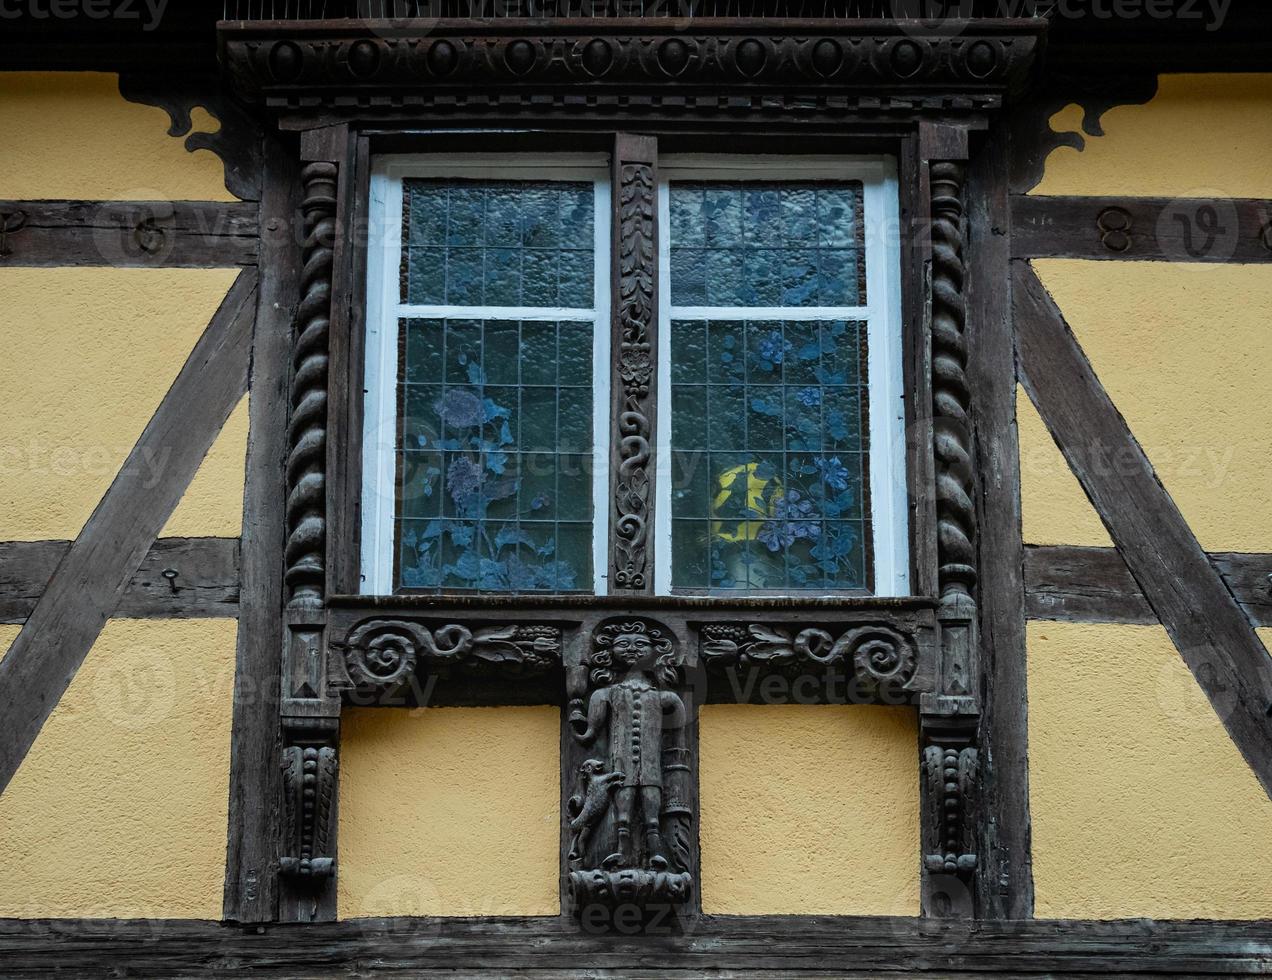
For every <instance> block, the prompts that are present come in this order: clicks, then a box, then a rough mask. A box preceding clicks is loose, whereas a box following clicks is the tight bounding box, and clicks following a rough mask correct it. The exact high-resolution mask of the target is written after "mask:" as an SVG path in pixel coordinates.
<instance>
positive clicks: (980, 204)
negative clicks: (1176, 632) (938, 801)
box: [967, 129, 1033, 919]
mask: <svg viewBox="0 0 1272 980" xmlns="http://www.w3.org/2000/svg"><path fill="white" fill-rule="evenodd" d="M1006 136H1007V134H1006V132H1005V131H1004V130H1002V129H998V130H996V131H995V132H993V133H992V134H991V137H990V140H989V142H988V143H987V144H986V145H985V146H984V147H983V148H982V150H981V151H980V153H979V154H978V155H977V157H976V158H975V159H974V161H973V164H972V167H971V171H970V173H969V178H970V185H969V194H968V199H969V201H970V206H969V214H968V218H969V222H968V224H969V228H968V242H967V269H968V282H967V292H968V331H967V332H968V349H969V357H968V380H969V381H970V384H971V399H972V400H971V407H972V424H973V426H974V429H975V439H974V446H975V453H976V455H975V460H976V477H977V491H978V493H977V509H978V511H979V514H978V523H979V526H980V542H979V550H980V561H979V567H980V613H981V619H980V643H981V665H982V669H983V671H984V698H983V701H982V707H981V749H982V751H981V760H982V766H983V767H984V775H983V777H982V786H983V789H982V792H981V794H980V805H981V808H982V809H981V813H980V818H979V819H980V824H981V826H982V827H983V833H984V835H985V844H984V847H983V849H982V858H981V862H980V866H979V868H978V869H977V870H978V875H979V883H978V894H979V897H980V914H981V915H982V916H983V917H986V918H1003V919H1025V918H1028V917H1029V916H1031V915H1033V857H1032V852H1031V826H1030V817H1029V758H1028V744H1029V721H1028V718H1029V711H1028V695H1027V693H1026V677H1025V671H1026V661H1025V590H1024V584H1023V575H1024V573H1023V570H1022V569H1023V545H1022V543H1021V533H1020V528H1021V525H1020V444H1019V438H1018V434H1017V429H1016V347H1015V342H1016V338H1015V330H1014V327H1013V324H1012V317H1011V283H1010V280H1009V279H1008V276H1007V270H1008V269H1009V268H1010V265H1011V262H1010V248H1011V243H1010V238H1009V237H1008V235H1007V234H1005V232H1006V231H1007V228H1008V225H1009V222H1010V216H1009V213H1008V196H1007V156H1006Z"/></svg>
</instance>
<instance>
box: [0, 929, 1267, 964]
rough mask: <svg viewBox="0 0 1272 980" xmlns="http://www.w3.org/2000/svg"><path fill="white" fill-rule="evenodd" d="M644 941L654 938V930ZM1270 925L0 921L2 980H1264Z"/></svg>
mask: <svg viewBox="0 0 1272 980" xmlns="http://www.w3.org/2000/svg"><path fill="white" fill-rule="evenodd" d="M653 928H654V929H655V930H656V929H657V927H656V926H655V927H653ZM1270 957H1272V923H1268V922H1151V921H1146V920H1135V921H1121V922H1119V921H1112V922H1053V921H1042V920H1030V921H1006V922H988V921H986V922H964V923H958V922H953V921H950V920H941V921H933V920H919V919H901V918H846V917H833V916H822V917H816V918H813V917H806V916H774V917H736V918H734V917H728V918H718V919H717V918H708V917H703V918H701V919H698V920H696V921H691V922H689V923H687V924H686V925H685V927H684V932H683V933H682V934H673V933H671V932H670V931H667V932H665V933H664V934H662V935H653V936H651V935H631V934H627V935H624V934H621V933H620V934H608V935H597V934H594V933H592V932H589V930H588V929H587V928H586V927H585V926H581V925H580V924H579V923H576V922H573V921H570V920H568V919H562V918H557V917H551V918H549V917H544V918H517V919H454V918H452V919H357V920H353V921H349V922H333V923H322V924H313V925H285V926H274V927H270V928H261V927H255V928H253V929H251V930H240V929H236V928H227V927H223V926H221V925H218V924H216V923H211V922H193V921H184V922H183V921H165V920H139V921H133V922H130V921H124V920H109V921H107V920H71V919H58V920H38V921H23V920H15V919H8V920H0V962H2V963H4V965H5V966H4V969H5V974H6V975H8V976H22V977H41V976H51V975H54V974H56V975H58V976H76V977H99V976H123V975H127V976H129V977H171V976H182V977H205V976H228V975H235V976H238V975H241V974H246V973H250V974H251V975H252V976H254V977H294V976H299V975H304V976H324V977H328V976H346V975H354V974H358V975H361V974H362V973H363V972H365V970H366V968H367V964H370V963H374V964H377V965H378V966H379V968H380V969H387V970H389V971H390V972H392V973H393V974H394V975H409V976H412V977H433V976H446V977H451V978H454V977H478V976H483V977H484V976H512V975H514V974H515V975H517V976H523V975H524V976H530V975H534V976H544V977H547V976H552V977H564V976H589V977H599V976H624V977H660V978H662V977H686V978H687V977H701V976H706V975H708V974H710V975H712V976H716V975H719V976H731V977H757V978H758V977H763V978H774V980H775V978H778V977H783V978H786V977H805V976H807V977H811V976H835V977H878V976H880V975H883V974H887V975H892V974H894V973H910V974H923V973H930V974H936V975H939V976H941V977H960V978H961V977H972V976H981V975H983V974H986V973H991V974H995V973H996V974H1006V975H1010V976H1016V977H1019V976H1031V975H1045V976H1050V977H1070V976H1074V977H1076V976H1079V975H1117V976H1125V975H1129V974H1134V975H1136V976H1169V975H1172V974H1175V975H1188V976H1224V975H1227V976H1232V975H1241V974H1256V973H1263V972H1266V970H1267V965H1268V962H1269V958H1270Z"/></svg>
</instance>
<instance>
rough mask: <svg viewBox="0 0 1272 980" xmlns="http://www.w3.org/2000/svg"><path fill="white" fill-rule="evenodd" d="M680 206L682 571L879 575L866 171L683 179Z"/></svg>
mask: <svg viewBox="0 0 1272 980" xmlns="http://www.w3.org/2000/svg"><path fill="white" fill-rule="evenodd" d="M668 208H669V223H670V228H669V231H670V244H669V249H668V252H669V260H670V268H669V278H670V285H671V296H670V307H671V310H670V313H671V316H670V345H669V348H670V380H671V391H670V400H671V404H670V411H671V456H672V459H671V470H672V475H671V479H672V493H671V532H672V533H671V538H672V540H671V549H672V560H671V585H672V588H674V589H677V590H688V591H711V592H715V591H723V592H730V591H748V592H754V591H776V592H785V593H790V592H798V591H821V592H827V591H829V592H841V591H860V590H868V589H870V588H871V587H872V555H871V547H872V543H871V524H870V501H869V487H870V480H869V445H868V432H869V425H868V375H867V362H868V350H867V338H868V335H869V331H868V321H867V320H866V319H865V318H864V317H863V316H862V315H861V314H862V308H863V307H864V306H865V305H866V290H865V273H866V269H865V248H864V228H863V223H862V186H861V184H859V183H856V182H815V181H814V182H807V183H802V182H801V183H796V182H790V183H787V182H770V181H764V182H747V181H711V182H703V181H694V182H679V181H674V180H673V181H672V183H671V184H670V187H669V191H668ZM756 308H764V309H765V310H766V312H765V313H763V314H761V315H759V316H756V315H755V314H754V313H751V312H749V311H750V310H754V309H756ZM782 310H790V311H791V313H790V314H788V315H786V316H781V315H776V316H775V315H774V313H775V312H776V311H782ZM690 311H692V313H691V312H690Z"/></svg>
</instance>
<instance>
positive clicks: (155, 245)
mask: <svg viewBox="0 0 1272 980" xmlns="http://www.w3.org/2000/svg"><path fill="white" fill-rule="evenodd" d="M0 227H2V228H3V229H4V231H3V238H2V239H0V256H2V257H0V265H4V266H41V267H44V266H122V267H129V266H139V267H143V268H156V267H165V268H190V269H199V268H207V267H209V266H222V267H229V268H233V267H235V266H244V265H255V264H256V261H257V228H256V205H255V204H252V203H238V202H234V203H221V202H217V201H0Z"/></svg>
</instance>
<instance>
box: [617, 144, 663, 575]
mask: <svg viewBox="0 0 1272 980" xmlns="http://www.w3.org/2000/svg"><path fill="white" fill-rule="evenodd" d="M656 161H657V141H656V140H654V139H652V138H650V137H641V136H628V135H626V134H619V135H618V136H617V137H616V139H615V142H614V159H613V194H614V221H613V226H614V234H613V238H614V266H613V278H612V284H611V288H612V293H613V301H612V305H613V317H612V334H613V339H612V344H613V348H614V352H615V356H614V358H613V362H614V368H613V382H612V387H613V397H612V404H613V409H614V410H613V415H612V417H613V420H614V422H613V424H614V429H613V434H612V442H613V446H612V449H611V454H610V458H611V466H612V468H613V475H612V477H611V485H612V499H613V502H614V503H613V512H612V514H611V519H612V521H613V524H612V527H611V533H610V549H609V550H610V576H609V583H610V588H611V590H612V591H622V592H625V593H630V592H643V593H650V592H652V591H653V584H654V583H653V579H654V544H653V520H654V469H653V465H654V464H653V460H654V398H655V387H656V385H655V381H656V378H657V359H658V344H657V334H658V305H657V282H658V275H657V249H656V247H655V239H654V235H655V231H654V227H655V223H654V213H655V206H656V205H655V202H656V194H657V163H656Z"/></svg>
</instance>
